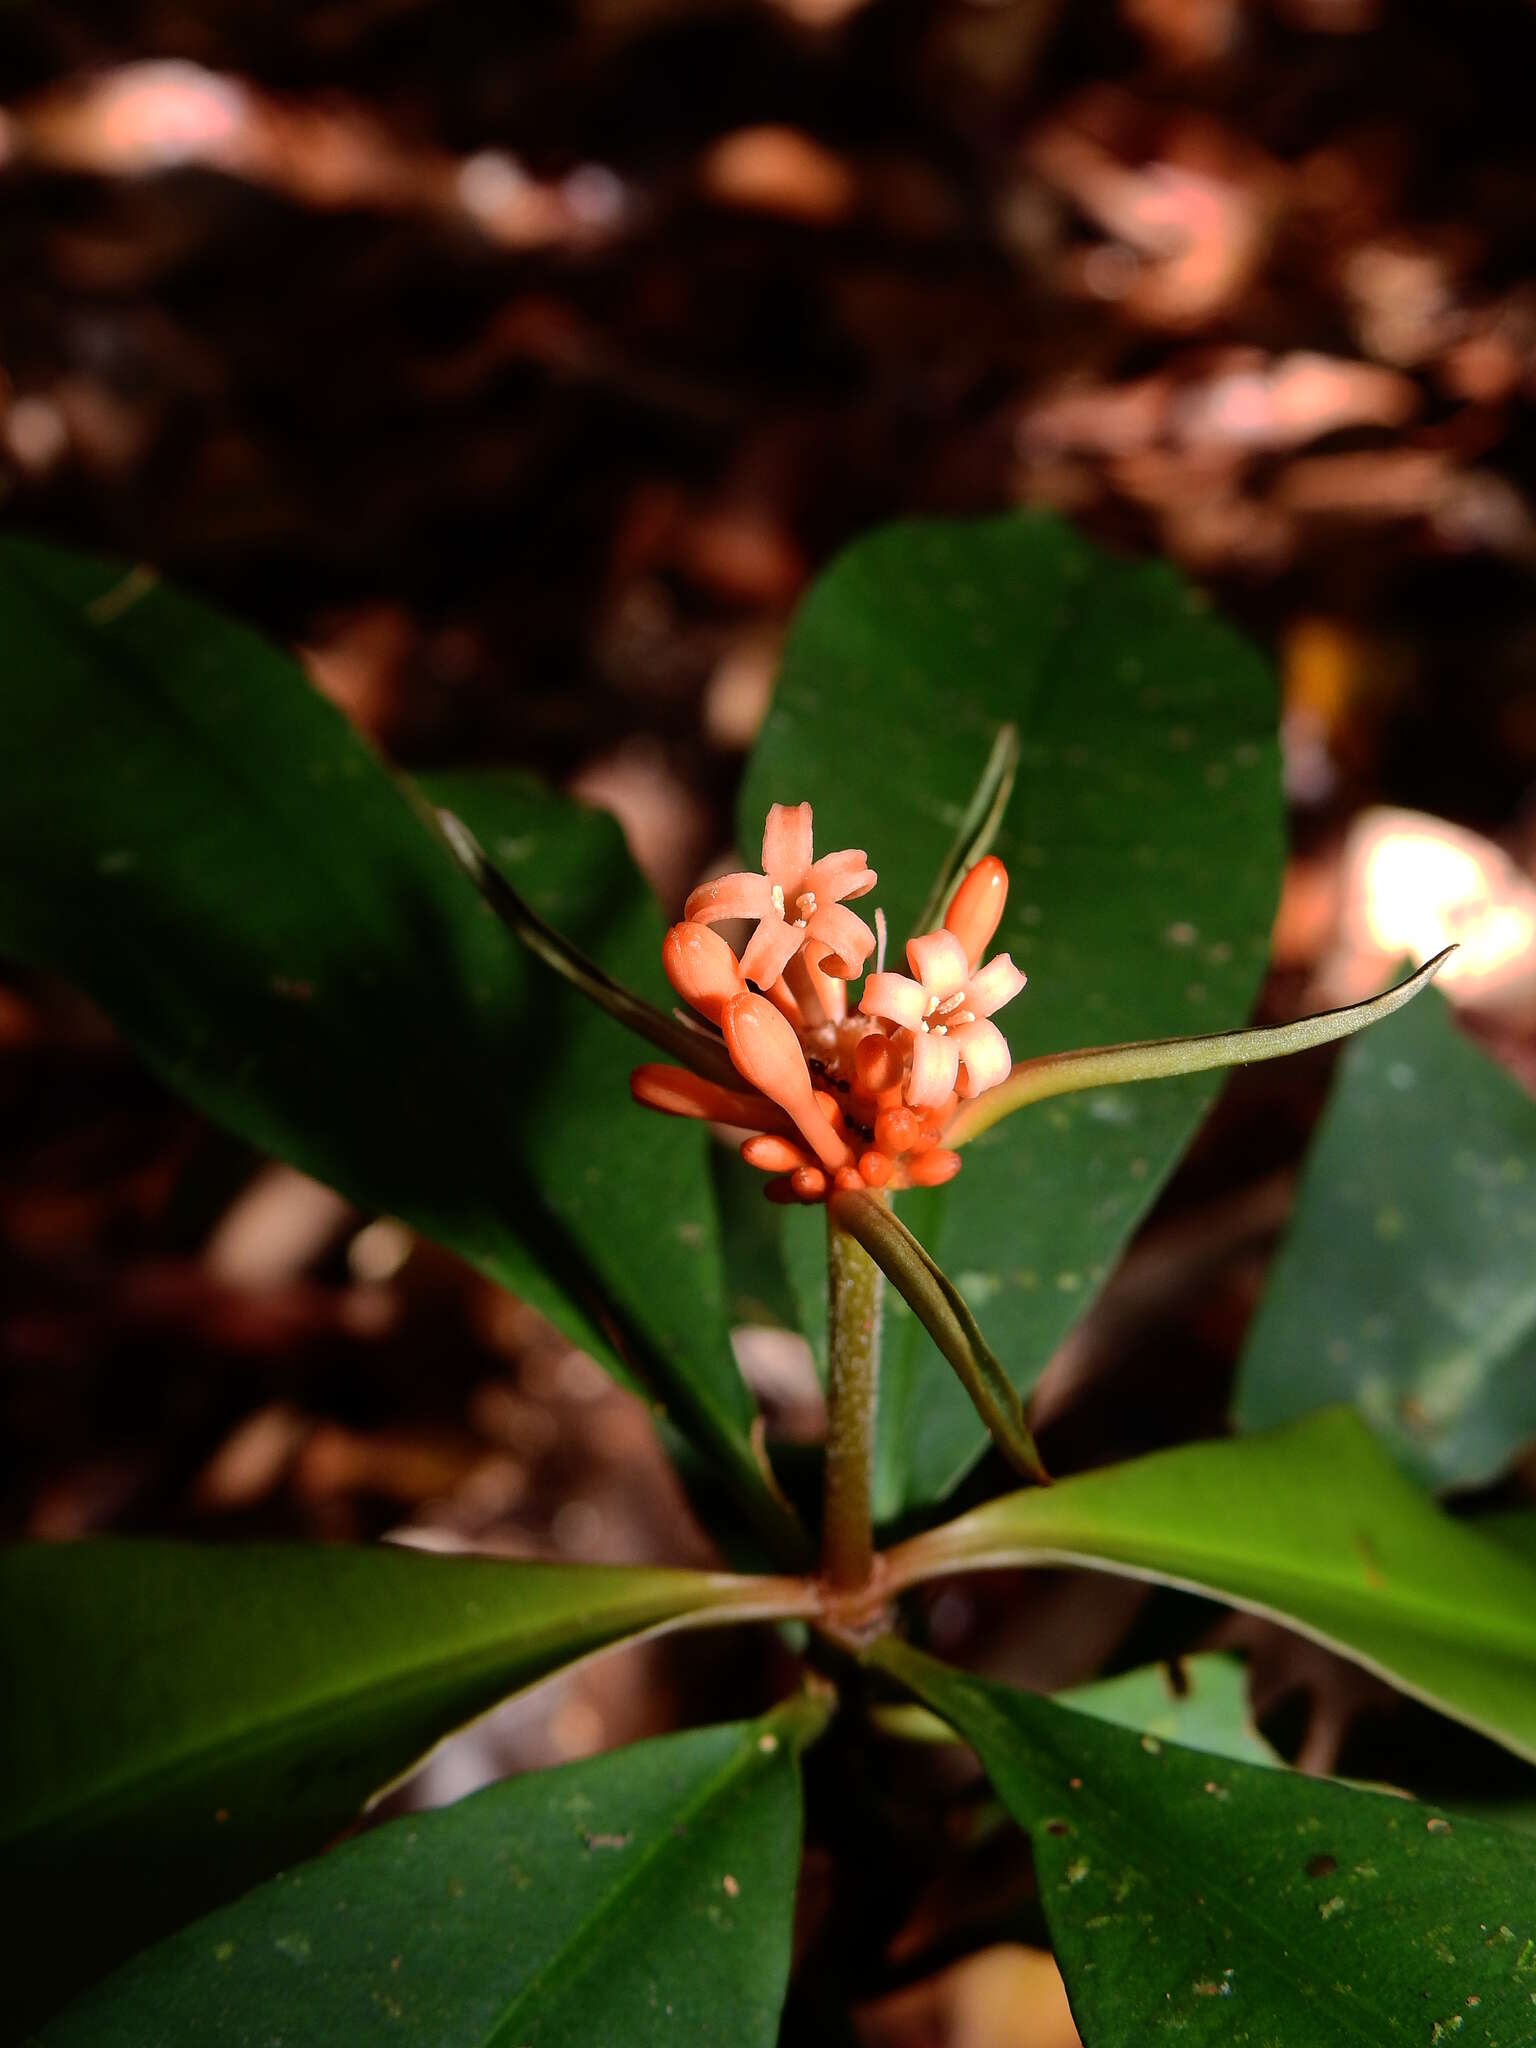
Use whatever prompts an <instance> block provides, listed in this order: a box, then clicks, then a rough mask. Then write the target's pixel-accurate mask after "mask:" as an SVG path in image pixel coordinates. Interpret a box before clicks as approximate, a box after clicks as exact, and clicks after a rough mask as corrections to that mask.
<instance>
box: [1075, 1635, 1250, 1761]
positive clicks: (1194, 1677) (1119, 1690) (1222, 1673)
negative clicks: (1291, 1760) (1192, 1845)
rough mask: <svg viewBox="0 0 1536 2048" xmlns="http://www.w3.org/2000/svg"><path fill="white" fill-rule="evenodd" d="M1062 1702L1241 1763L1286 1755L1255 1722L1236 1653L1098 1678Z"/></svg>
mask: <svg viewBox="0 0 1536 2048" xmlns="http://www.w3.org/2000/svg"><path fill="white" fill-rule="evenodd" d="M1056 1703H1057V1705H1058V1706H1063V1707H1071V1708H1072V1710H1073V1711H1074V1712H1075V1713H1079V1714H1090V1715H1092V1717H1093V1718H1094V1720H1096V1721H1111V1722H1113V1723H1114V1725H1115V1726H1116V1727H1117V1728H1134V1729H1135V1730H1136V1732H1137V1734H1138V1735H1150V1736H1152V1737H1153V1739H1154V1740H1155V1741H1158V1742H1181V1743H1183V1744H1184V1746H1185V1747H1186V1748H1187V1749H1203V1750H1208V1751H1209V1752H1210V1753H1211V1754H1212V1755H1213V1756H1230V1757H1236V1758H1237V1759H1238V1761H1239V1762H1240V1763H1247V1764H1265V1765H1269V1766H1272V1767H1273V1766H1277V1765H1278V1764H1279V1763H1280V1758H1279V1757H1278V1756H1277V1755H1276V1754H1275V1752H1274V1751H1273V1750H1272V1749H1271V1748H1270V1746H1269V1744H1268V1743H1267V1742H1266V1741H1265V1740H1264V1738H1263V1736H1262V1735H1260V1733H1259V1732H1258V1730H1257V1729H1256V1728H1255V1727H1254V1725H1253V1716H1252V1715H1251V1713H1250V1712H1249V1710H1248V1675H1247V1672H1246V1671H1245V1669H1244V1667H1243V1665H1242V1663H1241V1662H1240V1660H1239V1659H1238V1658H1236V1657H1221V1656H1216V1655H1214V1654H1212V1655H1206V1656H1203V1657H1181V1658H1180V1659H1179V1661H1178V1664H1177V1666H1176V1667H1173V1666H1169V1665H1167V1664H1147V1665H1143V1666H1142V1668H1141V1669H1140V1670H1138V1671H1123V1672H1121V1673H1120V1675H1119V1676H1118V1677H1116V1678H1099V1679H1095V1680H1094V1682H1093V1683H1092V1684H1091V1685H1075V1686H1073V1688H1072V1690H1071V1691H1070V1692H1064V1693H1058V1694H1057V1695H1056Z"/></svg>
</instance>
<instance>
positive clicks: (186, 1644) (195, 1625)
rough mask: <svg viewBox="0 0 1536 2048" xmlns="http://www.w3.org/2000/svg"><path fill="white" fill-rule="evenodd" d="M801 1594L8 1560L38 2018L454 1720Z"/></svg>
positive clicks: (27, 1947)
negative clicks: (621, 1646) (589, 1661)
mask: <svg viewBox="0 0 1536 2048" xmlns="http://www.w3.org/2000/svg"><path fill="white" fill-rule="evenodd" d="M804 1604H805V1600H804V1594H803V1589H802V1590H801V1592H800V1593H799V1595H798V1596H797V1591H796V1589H795V1588H794V1587H793V1586H790V1585H788V1584H786V1583H785V1582H783V1581H769V1580H763V1581H753V1580H747V1579H733V1578H729V1577H727V1576H725V1575H723V1574H709V1573H699V1572H678V1571H645V1570H630V1569H625V1568H621V1567H606V1566H598V1565H540V1564H512V1563H500V1562H488V1561H484V1560H461V1559H448V1558H430V1557H423V1556H421V1555H420V1554H419V1553H416V1552H413V1551H408V1550H399V1549H393V1548H388V1547H385V1548H379V1549H372V1550H364V1549H359V1550H352V1549H322V1548H319V1547H313V1548H300V1547H294V1548H278V1547H274V1546H269V1545H252V1546H249V1547H239V1548H233V1547H230V1548H213V1547H200V1546H196V1545H191V1544H186V1545H182V1544H174V1543H156V1542H109V1543H93V1544H63V1545H56V1546H46V1545H38V1546H33V1547H29V1548H22V1549H16V1550H9V1551H0V1615H3V1616H4V1629H5V1643H6V1657H5V1666H4V1677H3V1679H0V1755H4V1756H5V1757H6V1758H8V1759H9V1760H10V1764H9V1766H8V1768H7V1771H6V1773H5V1776H4V1782H3V1789H0V1866H3V1868H4V1870H5V1872H6V1879H5V1885H4V1890H5V1894H6V1896H5V1901H4V1917H5V1924H6V1927H7V1931H8V1937H9V1945H10V1949H11V1954H12V1963H11V1967H10V1970H9V1972H8V1975H7V1985H6V1990H7V2000H8V2003H9V2005H10V2007H11V2008H12V2009H13V2010H16V2009H19V2010H20V2011H21V2013H22V2015H23V2016H25V2015H26V2014H28V2013H36V2012H40V2011H42V2010H45V2009H46V2007H47V2005H48V2004H49V2002H53V2003H57V2002H58V2000H59V1998H60V1997H62V1996H64V1995H67V1993H68V1992H69V1991H70V1990H72V1989H75V1988H78V1987H79V1986H80V1985H81V1984H82V1983H85V1982H88V1981H89V1980H90V1979H91V1977H93V1976H94V1975H97V1974H99V1973H100V1971H101V1970H103V1969H105V1968H107V1967H109V1966H110V1965H111V1964H112V1963H114V1962H116V1961H118V1960H119V1959H120V1958H121V1957H122V1956H124V1955H126V1954H128V1953H129V1952H130V1951H131V1950H132V1949H134V1948H135V1947H138V1946H139V1945H141V1944H142V1943H143V1942H145V1941H147V1940H150V1939H152V1938H153V1937H155V1936H157V1935H159V1934H161V1933H163V1932H164V1931H165V1930H166V1929H167V1928H169V1927H174V1926H177V1925H179V1924H180V1922H181V1921H183V1920H185V1919H186V1918H187V1916H188V1914H189V1913H192V1912H196V1911H201V1910H203V1909H205V1908H207V1907H209V1906H211V1905H214V1904H217V1903H218V1902H220V1901H221V1900H223V1899H226V1898H230V1897H232V1896H233V1895H234V1894H235V1893H236V1892H238V1891H240V1890H242V1889H243V1888H244V1887H245V1886H246V1885H248V1884H250V1883H251V1882H253V1881H254V1880H255V1879H256V1878H259V1877H264V1876H267V1875H268V1874H269V1873H270V1872H271V1871H273V1870H275V1869H277V1868H278V1867H279V1866H280V1865H281V1864H283V1863H284V1862H287V1861H289V1860H291V1859H292V1858H294V1857H296V1856H302V1855H308V1854H309V1853H311V1852H312V1851H313V1850H315V1849H317V1848H319V1847H321V1846H322V1845H323V1844H324V1843H325V1842H326V1841H328V1840H329V1839H330V1838H331V1837H332V1836H333V1835H334V1834H336V1833H337V1832H338V1830H340V1829H341V1828H343V1827H345V1826H346V1825H347V1823H348V1822H349V1821H351V1820H352V1819H353V1818H354V1816H355V1815H356V1814H357V1813H358V1812H359V1810H360V1809H361V1808H362V1806H363V1804H364V1803H365V1801H366V1800H367V1799H368V1798H369V1796H370V1795H371V1794H372V1793H374V1792H377V1791H378V1790H379V1789H380V1787H381V1786H383V1785H386V1784H387V1783H389V1782H390V1781H391V1780H392V1779H394V1778H396V1777H398V1776H399V1775H400V1773H401V1772H403V1771H405V1770H406V1769H407V1768H408V1767H409V1766H410V1765H411V1764H413V1763H415V1762H416V1761H417V1759H418V1758H419V1757H420V1756H421V1755H422V1754H423V1753H424V1752H425V1751H426V1750H427V1749H429V1748H430V1747H431V1745H432V1744H433V1743H434V1742H436V1741H437V1740H438V1739H439V1737H441V1736H443V1735H445V1734H446V1733H447V1732H448V1731H449V1730H450V1729H452V1728H454V1727H457V1726H459V1725H460V1724H461V1723H463V1722H464V1721H467V1720H469V1719H470V1718H472V1717H473V1716H474V1715H476V1714H479V1713H481V1712H483V1711H484V1710H485V1709H486V1708H487V1707H490V1706H493V1705H494V1704H495V1703H496V1702H497V1701H498V1700H500V1699H502V1698H504V1697H505V1696H506V1695H507V1694H508V1693H512V1692H516V1691H518V1690H519V1689H520V1688H522V1687H524V1686H527V1685H531V1684H533V1683H534V1682H535V1681H536V1680H537V1679H539V1678H542V1677H543V1676H544V1675H545V1674H546V1673H548V1672H550V1671H554V1670H556V1669H558V1668H560V1667H561V1666H564V1665H568V1664H571V1663H573V1662H574V1661H575V1660H576V1659H578V1658H580V1657H583V1656H586V1655H589V1654H591V1653H592V1652H593V1651H595V1650H598V1649H601V1648H603V1647H604V1645H606V1644H608V1643H612V1642H617V1641H619V1640H620V1639H622V1638H625V1637H631V1636H636V1635H641V1634H645V1633H648V1632H653V1631H655V1630H657V1629H661V1628H669V1627H682V1626H695V1627H696V1626H703V1625H708V1624H710V1623H712V1622H719V1621H728V1620H730V1619H732V1618H735V1617H738V1616H741V1615H744V1614H752V1613H756V1614H782V1613H785V1612H789V1611H793V1610H796V1609H798V1610H799V1611H804Z"/></svg>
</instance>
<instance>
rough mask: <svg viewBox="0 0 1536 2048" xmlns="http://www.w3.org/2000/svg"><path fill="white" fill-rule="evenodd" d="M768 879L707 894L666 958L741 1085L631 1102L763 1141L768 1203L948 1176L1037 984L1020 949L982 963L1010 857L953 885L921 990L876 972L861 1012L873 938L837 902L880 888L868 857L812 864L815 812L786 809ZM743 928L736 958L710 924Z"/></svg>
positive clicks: (666, 1073)
mask: <svg viewBox="0 0 1536 2048" xmlns="http://www.w3.org/2000/svg"><path fill="white" fill-rule="evenodd" d="M763 868H764V872H763V873H762V874H761V875H748V874H736V875H726V876H724V877H723V878H722V879H721V880H720V881H718V882H711V883H707V884H706V885H705V886H704V887H703V888H701V889H695V890H694V892H693V894H692V895H691V896H690V897H689V899H688V903H687V915H686V917H685V918H684V920H683V922H682V923H681V924H675V925H674V926H673V927H672V929H671V930H670V931H669V932H668V933H667V937H666V941H665V944H664V945H663V947H662V963H663V965H664V967H665V968H666V973H667V979H668V980H669V981H670V982H671V984H672V986H673V987H674V988H675V989H676V990H677V992H678V994H679V995H680V996H681V997H682V998H683V1000H684V1001H685V1002H687V1003H688V1004H689V1005H690V1006H691V1007H692V1008H693V1009H695V1010H696V1011H697V1012H698V1013H699V1015H700V1016H701V1017H703V1018H705V1019H707V1021H708V1022H709V1023H710V1024H711V1025H713V1026H714V1027H715V1028H716V1029H717V1030H718V1031H719V1032H720V1034H721V1037H722V1039H723V1042H724V1046H725V1050H726V1052H727V1054H728V1055H729V1057H730V1061H731V1064H732V1065H733V1066H734V1067H735V1069H736V1071H737V1073H738V1074H740V1076H741V1078H742V1080H743V1081H744V1082H745V1083H746V1084H747V1085H746V1087H744V1088H743V1089H741V1090H739V1091H738V1090H732V1089H728V1088H721V1087H719V1086H717V1085H716V1084H715V1083H713V1082H707V1081H702V1080H699V1079H698V1078H696V1077H695V1076H693V1075H691V1074H689V1073H686V1072H685V1071H684V1070H682V1069H681V1068H667V1067H654V1066H652V1067H641V1068H639V1069H637V1071H636V1073H635V1075H634V1077H633V1082H632V1086H633V1089H634V1093H635V1097H636V1099H637V1100H638V1101H640V1102H643V1103H646V1104H647V1105H648V1106H649V1107H651V1108H653V1109H660V1110H664V1111H666V1112H668V1113H670V1114H671V1115H673V1116H694V1117H701V1118H704V1119H706V1120H708V1121H709V1122H711V1123H714V1124H715V1125H716V1126H717V1127H718V1126H722V1125H723V1126H725V1127H726V1128H728V1129H732V1130H734V1131H737V1132H742V1133H748V1134H750V1135H746V1136H744V1137H743V1139H742V1140H741V1155H742V1157H743V1159H745V1160H746V1162H747V1164H748V1165H749V1166H755V1167H758V1168H760V1169H761V1170H762V1171H763V1172H765V1173H768V1174H771V1175H773V1176H774V1178H773V1179H771V1180H770V1181H769V1183H768V1188H767V1193H768V1194H769V1195H770V1196H771V1197H772V1198H773V1199H774V1200H775V1201H781V1202H820V1201H825V1200H826V1199H827V1197H828V1196H829V1195H830V1194H831V1193H832V1192H833V1191H834V1190H835V1189H849V1188H856V1187H868V1188H887V1187H888V1188H890V1189H892V1190H897V1189H900V1188H907V1187H939V1186H941V1185H942V1184H943V1183H944V1182H945V1181H947V1180H951V1179H953V1177H954V1175H955V1174H957V1173H958V1172H959V1170H960V1155H959V1153H958V1152H955V1151H951V1150H948V1149H946V1148H945V1147H944V1145H943V1144H942V1142H941V1140H942V1138H943V1134H944V1129H945V1126H946V1125H947V1123H948V1122H949V1120H950V1118H951V1117H952V1116H953V1115H954V1113H955V1111H956V1109H957V1107H958V1102H959V1098H960V1096H970V1095H975V1094H978V1093H979V1092H980V1091H981V1090H982V1089H983V1088H989V1087H991V1086H992V1085H993V1084H994V1082H996V1081H1000V1080H1002V1079H1003V1078H1004V1077H1005V1076H1006V1075H1007V1074H1008V1072H1009V1059H1008V1047H1007V1044H1006V1043H1005V1041H1004V1039H1003V1035H1002V1033H1001V1032H1000V1031H999V1030H998V1029H997V1026H996V1025H995V1024H993V1023H991V1022H990V1021H988V1020H989V1019H990V1016H991V1013H992V1011H993V1010H996V1009H1000V1008H1001V1007H1002V1005H1003V1004H1004V1003H1006V1002H1008V1001H1009V1000H1010V999H1011V998H1012V997H1013V996H1015V995H1017V994H1018V992H1019V990H1020V989H1021V988H1022V987H1023V986H1024V976H1023V975H1022V974H1021V973H1020V972H1019V971H1018V969H1017V968H1016V967H1015V966H1014V964H1013V962H1012V961H1011V960H1010V959H1009V958H1008V956H1007V954H1000V955H999V956H998V957H997V958H996V959H995V960H992V961H990V962H989V963H988V964H987V965H986V966H985V967H980V966H978V962H979V961H980V958H981V955H982V954H983V953H984V952H985V950H986V948H987V946H988V944H989V943H990V941H991V939H992V936H993V933H994V932H995V931H996V929H997V925H998V921H999V919H1000V918H1001V916H1002V912H1003V904H1004V902H1005V900H1006V898H1007V893H1008V875H1007V871H1006V869H1005V868H1004V867H1003V864H1002V862H1001V861H1000V860H994V859H991V858H988V859H986V860H983V861H979V862H978V863H977V864H976V866H975V867H973V868H972V869H971V871H970V873H969V874H968V875H967V876H966V877H965V879H964V880H963V881H962V882H961V884H960V887H959V888H958V889H957V890H956V892H955V896H954V900H953V902H952V903H951V905H950V909H949V913H948V916H947V917H946V919H945V929H944V930H943V931H938V932H927V933H924V934H923V935H922V936H921V937H919V938H916V939H913V940H912V941H911V943H910V944H909V945H908V947H907V959H908V963H909V965H910V966H911V967H912V970H913V973H914V975H916V977H917V979H916V980H912V979H909V978H908V976H906V975H904V974H887V973H884V972H877V973H875V974H872V975H870V977H869V979H868V980H867V982H866V983H865V985H864V994H863V997H862V1000H861V1002H860V1004H859V1010H858V1013H856V1014H855V1015H853V1016H851V1017H850V1016H849V1015H848V1013H847V1003H846V1001H845V1000H844V993H843V981H844V980H846V979H847V978H849V977H851V976H853V975H856V974H858V973H860V972H862V970H863V966H864V963H865V961H866V960H867V959H868V957H869V955H870V953H871V952H872V951H873V949H874V944H875V937H874V933H873V932H871V931H870V929H869V927H868V926H867V925H866V924H865V923H864V922H863V921H862V919H860V918H858V917H856V916H855V915H854V914H853V912H852V911H850V910H846V909H844V908H843V905H842V901H841V899H842V898H843V897H845V896H862V895H864V894H865V893H866V891H867V890H869V889H870V888H872V887H873V885H874V881H875V877H874V874H873V873H872V872H871V870H870V869H869V868H868V867H867V866H866V865H865V862H864V855H863V853H862V852H847V853H831V854H825V855H823V857H822V858H821V859H820V860H819V861H813V860H812V858H811V807H810V805H809V804H797V805H787V804H775V805H774V807H773V809H772V810H771V811H770V812H769V813H768V822H767V826H766V828H765V830H764V833H763ZM738 917H740V918H755V919H756V921H757V923H756V929H755V930H754V932H753V934H752V937H751V938H750V939H749V940H748V942H747V945H746V947H745V949H744V950H743V952H742V955H741V958H740V959H739V960H738V959H737V957H736V955H735V953H734V952H733V951H732V950H731V948H730V947H729V946H728V945H727V944H726V942H725V940H724V939H723V938H721V937H720V935H719V933H718V932H716V931H714V930H713V929H712V926H713V925H714V924H715V923H716V922H717V921H720V920H723V919H728V918H738ZM786 971H787V977H788V978H787V980H786V978H785V977H786ZM828 974H831V975H835V976H836V977H837V978H836V979H833V980H827V979H824V978H823V977H824V976H826V975H828ZM759 990H761V991H762V993H759Z"/></svg>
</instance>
